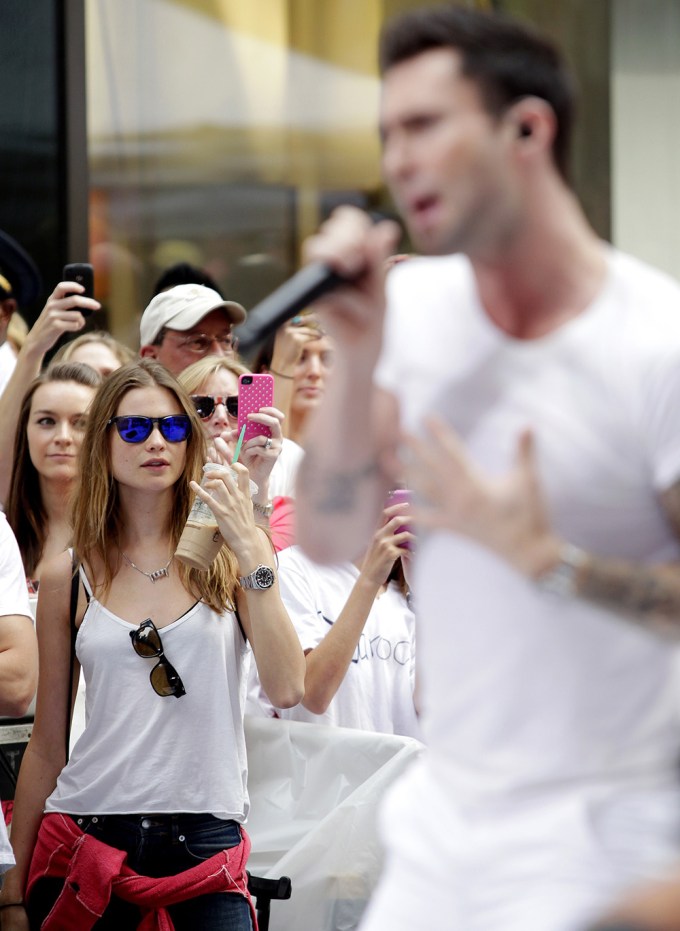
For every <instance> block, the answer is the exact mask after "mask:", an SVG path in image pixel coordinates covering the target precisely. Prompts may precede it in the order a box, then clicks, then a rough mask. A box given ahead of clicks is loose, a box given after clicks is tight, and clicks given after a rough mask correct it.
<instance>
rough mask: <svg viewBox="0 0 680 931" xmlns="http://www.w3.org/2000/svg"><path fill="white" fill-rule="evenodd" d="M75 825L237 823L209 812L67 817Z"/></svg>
mask: <svg viewBox="0 0 680 931" xmlns="http://www.w3.org/2000/svg"><path fill="white" fill-rule="evenodd" d="M69 818H71V819H72V820H73V821H75V823H76V824H77V825H78V826H79V827H82V825H83V824H109V825H112V826H113V825H120V826H123V825H126V826H131V827H143V828H151V827H153V828H162V827H168V828H169V827H176V826H179V825H182V826H184V827H186V828H191V827H192V826H198V825H203V824H205V822H206V820H212V821H215V822H216V823H218V824H223V825H225V826H226V825H229V824H236V823H237V822H235V821H233V820H229V819H224V818H216V817H215V816H214V815H211V814H210V812H207V811H206V812H200V813H192V814H188V813H186V812H175V813H173V814H159V813H156V812H148V813H146V814H139V813H135V814H127V815H100V814H89V815H69Z"/></svg>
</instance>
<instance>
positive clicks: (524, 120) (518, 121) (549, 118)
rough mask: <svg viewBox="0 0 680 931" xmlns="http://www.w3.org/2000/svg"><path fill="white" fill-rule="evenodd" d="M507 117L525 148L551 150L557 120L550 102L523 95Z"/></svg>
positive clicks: (516, 136) (508, 112)
mask: <svg viewBox="0 0 680 931" xmlns="http://www.w3.org/2000/svg"><path fill="white" fill-rule="evenodd" d="M506 117H507V119H508V120H509V121H510V124H511V126H512V129H513V135H514V136H515V138H516V139H517V140H518V141H519V143H520V145H521V147H522V149H523V150H525V151H529V150H536V149H541V148H542V149H545V150H546V151H550V149H551V147H552V144H553V140H554V138H555V133H556V132H557V121H556V119H555V113H554V111H553V108H552V107H551V106H550V104H549V103H547V102H546V101H545V100H541V99H540V97H523V98H522V99H521V100H519V101H518V102H517V103H516V104H514V105H513V106H512V107H510V108H509V110H508V111H507V113H506Z"/></svg>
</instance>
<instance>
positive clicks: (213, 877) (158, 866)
mask: <svg viewBox="0 0 680 931" xmlns="http://www.w3.org/2000/svg"><path fill="white" fill-rule="evenodd" d="M204 461H205V439H204V436H203V430H202V427H201V423H200V420H199V418H198V417H197V415H196V413H195V410H194V408H193V405H192V403H191V401H190V399H189V398H188V396H187V395H186V394H185V392H184V391H183V390H182V388H181V387H180V386H179V385H178V383H177V382H176V381H175V379H174V378H173V377H172V376H171V375H170V374H169V373H168V372H167V370H166V369H165V368H164V367H163V366H161V365H159V364H157V363H155V362H151V361H148V360H143V361H142V362H141V363H139V364H134V363H133V364H129V365H126V366H123V367H122V368H120V369H118V370H117V371H116V372H114V373H113V374H112V375H111V376H110V377H109V378H108V379H107V381H106V382H105V383H104V385H103V386H102V388H101V390H100V392H99V393H98V395H97V397H96V398H95V401H94V403H93V405H92V408H91V410H90V414H89V420H88V427H87V432H86V436H85V441H84V444H83V455H82V459H81V463H82V467H81V481H80V487H79V489H78V494H77V496H76V498H75V506H74V521H73V527H74V534H73V542H74V550H75V553H76V554H77V559H78V561H79V563H80V569H79V578H80V581H81V582H82V586H80V589H79V597H78V606H77V610H76V612H75V625H76V628H77V636H76V639H75V657H76V661H75V666H76V669H77V667H78V664H80V665H82V668H83V671H84V674H85V679H86V683H87V725H86V728H85V731H84V733H83V734H82V736H81V737H80V739H79V740H78V742H77V743H76V745H75V747H74V750H73V753H72V756H71V758H70V760H69V761H68V762H67V763H66V765H64V764H65V733H66V730H67V705H70V702H69V701H68V700H67V696H68V691H69V683H70V682H71V681H72V679H71V676H70V668H71V662H72V654H71V635H70V603H71V587H72V586H71V580H72V575H73V573H72V562H71V557H70V556H69V555H68V554H63V555H62V556H60V557H57V558H56V559H55V560H54V561H53V562H52V563H51V564H50V565H49V566H48V567H47V568H46V570H45V573H44V576H43V582H42V588H43V590H44V591H48V592H49V596H50V608H49V612H48V610H47V607H46V603H45V609H44V610H43V604H42V603H41V605H40V606H39V609H38V638H39V645H40V654H41V670H40V682H39V686H38V704H37V712H36V720H35V726H34V730H33V734H32V737H31V740H30V743H29V746H28V748H27V750H26V753H25V755H24V761H23V764H22V769H21V773H20V776H19V783H18V786H17V795H16V803H15V818H14V827H13V832H12V841H13V846H14V852H15V856H16V860H17V866H16V867H15V869H14V870H12V871H11V872H10V873H8V874H7V877H6V879H5V883H4V886H3V888H2V891H1V892H0V907H1V908H0V914H1V915H2V918H3V922H10V923H8V924H4V923H3V928H5V927H10V928H22V929H25V928H32V929H33V928H40V927H41V926H42V927H43V928H44V929H46V931H47V929H48V928H50V927H54V928H65V927H69V928H73V929H75V931H77V929H78V928H80V927H87V928H90V927H94V928H97V929H98V931H99V929H110V931H114V929H115V931H127V929H136V928H137V927H138V925H139V924H140V921H141V918H142V916H143V915H144V914H146V913H148V912H149V911H156V912H162V911H163V910H164V909H166V908H167V912H168V913H169V916H170V919H171V921H172V923H173V925H174V927H175V929H176V931H217V929H220V931H222V929H231V931H241V929H244V931H245V929H249V928H251V927H252V925H251V921H252V922H253V923H254V921H255V919H254V914H253V913H252V910H251V906H250V902H249V898H248V895H247V888H246V873H245V863H246V859H247V853H248V847H249V842H248V840H247V836H246V835H245V832H244V831H243V828H242V825H243V822H244V821H245V819H246V815H247V812H248V798H247V792H246V774H247V765H246V759H245V740H244V735H243V703H244V694H245V680H246V672H247V668H248V664H249V657H250V652H251V649H252V653H253V654H254V657H255V660H256V662H257V665H258V669H259V674H260V679H261V681H262V683H263V686H264V688H265V690H266V691H267V692H268V693H269V694H270V697H271V698H272V701H276V702H279V701H280V702H282V703H283V705H284V706H286V707H288V706H291V705H294V704H296V703H297V702H298V701H299V700H300V699H301V697H302V692H303V681H304V658H303V656H302V653H301V651H300V647H299V643H298V642H297V638H296V636H295V632H294V629H293V627H292V625H291V623H290V620H289V619H288V617H287V615H286V613H285V611H284V609H283V606H282V604H281V600H280V598H279V594H278V586H277V582H276V577H275V571H274V557H273V553H272V549H271V545H270V543H269V540H268V539H267V537H266V535H265V534H264V533H263V531H261V530H259V529H258V528H256V526H255V524H254V519H253V509H252V502H251V500H250V497H249V490H248V489H249V480H248V473H247V470H246V468H245V467H244V466H243V465H242V464H241V463H238V464H237V465H235V466H234V467H233V470H234V471H235V473H236V476H237V479H236V481H234V479H233V478H232V477H231V475H230V470H229V469H227V468H222V469H220V470H218V471H217V472H211V477H210V478H209V479H208V480H207V481H204V486H203V487H201V486H199V485H198V484H197V483H196V481H195V479H198V478H200V475H201V467H202V465H203V463H204ZM194 494H197V495H198V496H199V497H200V498H201V499H202V500H203V501H204V502H206V503H209V505H210V508H211V510H212V512H213V514H214V515H215V518H216V520H217V524H218V527H219V530H220V532H221V534H222V536H223V538H224V541H225V543H224V545H223V547H222V549H221V551H220V553H219V554H218V557H217V559H216V560H215V562H214V563H213V565H212V566H211V568H210V569H208V570H207V571H204V572H202V571H199V570H196V569H189V568H188V567H186V566H185V565H184V564H182V563H180V562H179V561H178V560H177V559H176V558H174V553H175V549H176V547H177V543H178V540H179V537H180V535H181V532H182V529H183V526H184V524H185V522H186V519H187V516H188V513H189V510H190V506H191V501H192V498H193V496H194ZM237 612H238V613H237ZM274 696H276V698H275V697H274ZM43 812H45V814H44V815H43ZM55 903H56V904H55ZM24 904H25V905H26V909H27V910H26V911H25V910H24ZM102 912H103V916H102V918H100V919H99V920H98V921H97V922H96V923H93V920H92V915H93V913H94V914H96V915H99V914H101V913H102ZM48 915H49V917H47V918H45V916H48ZM156 917H157V918H158V920H159V921H161V920H163V921H164V920H165V917H163V916H162V915H157V916H156ZM43 920H44V921H45V923H44V925H43V924H42V922H43ZM154 926H155V925H154ZM165 926H167V927H170V925H165Z"/></svg>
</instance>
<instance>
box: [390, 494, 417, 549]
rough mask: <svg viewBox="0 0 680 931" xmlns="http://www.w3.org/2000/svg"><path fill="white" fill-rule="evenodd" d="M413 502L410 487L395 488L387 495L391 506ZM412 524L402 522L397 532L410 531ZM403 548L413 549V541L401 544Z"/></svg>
mask: <svg viewBox="0 0 680 931" xmlns="http://www.w3.org/2000/svg"><path fill="white" fill-rule="evenodd" d="M410 503H411V492H410V491H409V490H408V488H395V489H394V491H391V492H390V493H389V494H388V496H387V506H388V507H390V506H391V505H393V504H410ZM410 530H411V526H410V525H409V524H402V525H401V526H400V527H397V529H396V531H395V533H403V532H404V531H410ZM399 545H400V546H401V547H402V549H405V550H410V549H412V546H411V543H410V542H409V541H408V540H407V541H406V543H400V544H399Z"/></svg>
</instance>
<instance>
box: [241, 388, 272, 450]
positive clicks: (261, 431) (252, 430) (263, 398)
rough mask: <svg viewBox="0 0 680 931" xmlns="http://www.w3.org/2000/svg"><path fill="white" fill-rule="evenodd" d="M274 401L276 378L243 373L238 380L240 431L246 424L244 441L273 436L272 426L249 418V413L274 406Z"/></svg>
mask: <svg viewBox="0 0 680 931" xmlns="http://www.w3.org/2000/svg"><path fill="white" fill-rule="evenodd" d="M273 403H274V378H273V377H272V376H271V375H241V376H240V378H239V380H238V432H239V436H240V435H241V430H242V429H243V426H244V424H245V427H246V432H245V435H244V437H243V442H244V443H247V442H248V440H252V438H253V437H255V436H267V437H271V435H272V431H271V428H270V427H267V426H265V425H264V424H261V423H254V422H253V421H252V420H248V414H256V413H257V412H258V411H259V410H260V408H261V407H272V406H273Z"/></svg>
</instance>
